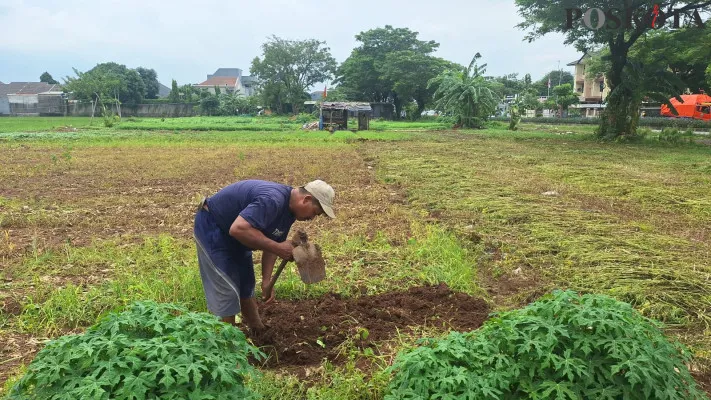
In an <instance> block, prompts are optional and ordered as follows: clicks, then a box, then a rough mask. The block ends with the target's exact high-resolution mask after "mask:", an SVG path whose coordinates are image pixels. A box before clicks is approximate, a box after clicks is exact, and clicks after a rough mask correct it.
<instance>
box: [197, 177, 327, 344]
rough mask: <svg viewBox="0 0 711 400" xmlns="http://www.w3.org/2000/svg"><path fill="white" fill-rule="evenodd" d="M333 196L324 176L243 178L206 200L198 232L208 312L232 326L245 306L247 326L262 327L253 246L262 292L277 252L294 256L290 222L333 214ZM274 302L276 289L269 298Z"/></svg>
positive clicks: (286, 256)
mask: <svg viewBox="0 0 711 400" xmlns="http://www.w3.org/2000/svg"><path fill="white" fill-rule="evenodd" d="M334 196H335V191H334V190H333V188H332V187H331V186H329V185H328V184H327V183H326V182H324V181H321V180H315V181H313V182H309V183H307V184H306V185H305V186H303V187H298V188H292V187H291V186H287V185H283V184H280V183H275V182H267V181H260V180H245V181H240V182H237V183H233V184H231V185H229V186H226V187H225V188H223V189H221V190H220V191H219V192H217V193H216V194H215V195H214V196H212V197H210V198H205V199H203V200H202V201H201V202H200V205H199V207H198V212H197V214H196V215H195V227H194V235H195V243H196V245H197V255H198V264H199V265H200V278H201V279H202V284H203V288H204V290H205V297H206V299H207V308H208V309H209V310H210V312H211V313H213V314H215V315H217V316H218V317H221V318H222V321H224V322H229V323H231V324H233V325H234V324H235V316H236V315H237V314H239V313H240V311H242V319H243V321H244V322H245V324H246V325H247V327H248V328H250V329H252V330H257V331H259V330H262V329H264V324H263V323H262V320H261V318H260V317H259V312H258V310H257V302H256V300H255V298H254V288H255V284H256V279H255V277H254V265H253V263H252V250H262V252H263V253H262V291H264V290H265V289H266V288H267V286H268V285H269V281H270V278H271V276H272V271H273V269H274V263H275V261H276V259H277V257H280V258H282V259H284V260H287V261H291V260H293V250H294V247H293V244H292V242H291V241H289V240H286V239H287V237H288V234H289V229H291V225H292V224H293V223H294V221H297V220H298V221H309V220H311V219H313V218H315V217H316V216H318V215H322V214H326V215H327V216H329V217H330V218H335V215H334V213H333V198H334ZM272 301H274V291H273V290H272V291H271V297H270V298H269V299H268V300H267V302H266V303H267V304H268V303H271V302H272Z"/></svg>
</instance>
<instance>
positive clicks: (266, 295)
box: [262, 260, 288, 301]
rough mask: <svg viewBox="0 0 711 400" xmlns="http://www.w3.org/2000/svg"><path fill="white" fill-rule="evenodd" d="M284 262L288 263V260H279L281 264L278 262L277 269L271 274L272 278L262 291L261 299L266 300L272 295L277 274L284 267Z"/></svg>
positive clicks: (277, 277)
mask: <svg viewBox="0 0 711 400" xmlns="http://www.w3.org/2000/svg"><path fill="white" fill-rule="evenodd" d="M286 263H288V261H286V260H281V264H279V266H278V267H277V270H276V272H275V273H274V276H272V279H271V280H270V281H269V285H268V286H267V288H266V289H265V290H264V292H263V293H262V300H264V301H267V300H269V298H270V297H272V290H274V284H275V283H276V281H277V279H279V275H281V271H283V270H284V267H286Z"/></svg>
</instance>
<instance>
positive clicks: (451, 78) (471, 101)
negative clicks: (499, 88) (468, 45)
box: [430, 53, 498, 128]
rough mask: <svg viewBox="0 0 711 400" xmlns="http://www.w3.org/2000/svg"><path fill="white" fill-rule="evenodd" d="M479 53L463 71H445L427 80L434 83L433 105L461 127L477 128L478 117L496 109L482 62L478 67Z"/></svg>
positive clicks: (489, 113)
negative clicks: (451, 116) (455, 120)
mask: <svg viewBox="0 0 711 400" xmlns="http://www.w3.org/2000/svg"><path fill="white" fill-rule="evenodd" d="M479 58H481V55H480V54H479V53H476V55H475V56H474V57H473V58H472V61H471V62H470V63H469V66H468V67H466V68H464V69H463V70H447V71H445V72H443V73H442V74H440V75H438V76H437V77H436V78H434V79H432V80H431V81H430V85H432V86H436V88H437V89H436V90H435V92H434V101H435V102H434V105H435V107H436V108H437V109H438V110H440V111H442V112H445V113H451V114H452V115H454V116H455V117H456V118H457V124H459V125H461V126H463V127H465V128H481V127H482V120H484V119H486V118H487V117H488V116H489V115H491V113H492V112H493V111H494V110H495V109H496V105H497V103H498V96H497V94H496V93H495V91H494V90H492V88H491V86H492V82H491V81H488V80H487V79H486V78H485V77H484V74H485V73H486V64H483V65H481V66H478V65H477V64H476V60H478V59H479Z"/></svg>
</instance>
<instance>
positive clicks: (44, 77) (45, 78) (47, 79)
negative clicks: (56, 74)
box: [40, 71, 59, 85]
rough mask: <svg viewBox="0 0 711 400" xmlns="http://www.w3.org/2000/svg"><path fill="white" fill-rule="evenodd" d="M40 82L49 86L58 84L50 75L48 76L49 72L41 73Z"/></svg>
mask: <svg viewBox="0 0 711 400" xmlns="http://www.w3.org/2000/svg"><path fill="white" fill-rule="evenodd" d="M40 82H45V83H49V84H50V85H54V84H57V83H59V82H57V81H55V80H54V78H52V75H50V74H49V72H46V71H45V72H43V73H42V75H40Z"/></svg>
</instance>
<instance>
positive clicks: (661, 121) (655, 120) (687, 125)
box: [490, 117, 711, 130]
mask: <svg viewBox="0 0 711 400" xmlns="http://www.w3.org/2000/svg"><path fill="white" fill-rule="evenodd" d="M490 120H493V121H502V122H508V121H509V118H508V117H493V118H490ZM521 122H530V123H537V124H565V125H575V124H581V125H599V124H600V118H597V117H595V118H586V117H566V118H550V117H535V118H521ZM638 125H639V126H640V127H646V126H648V127H652V128H678V129H695V130H711V122H709V121H702V120H699V119H690V118H667V117H645V118H640V119H639V124H638Z"/></svg>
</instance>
